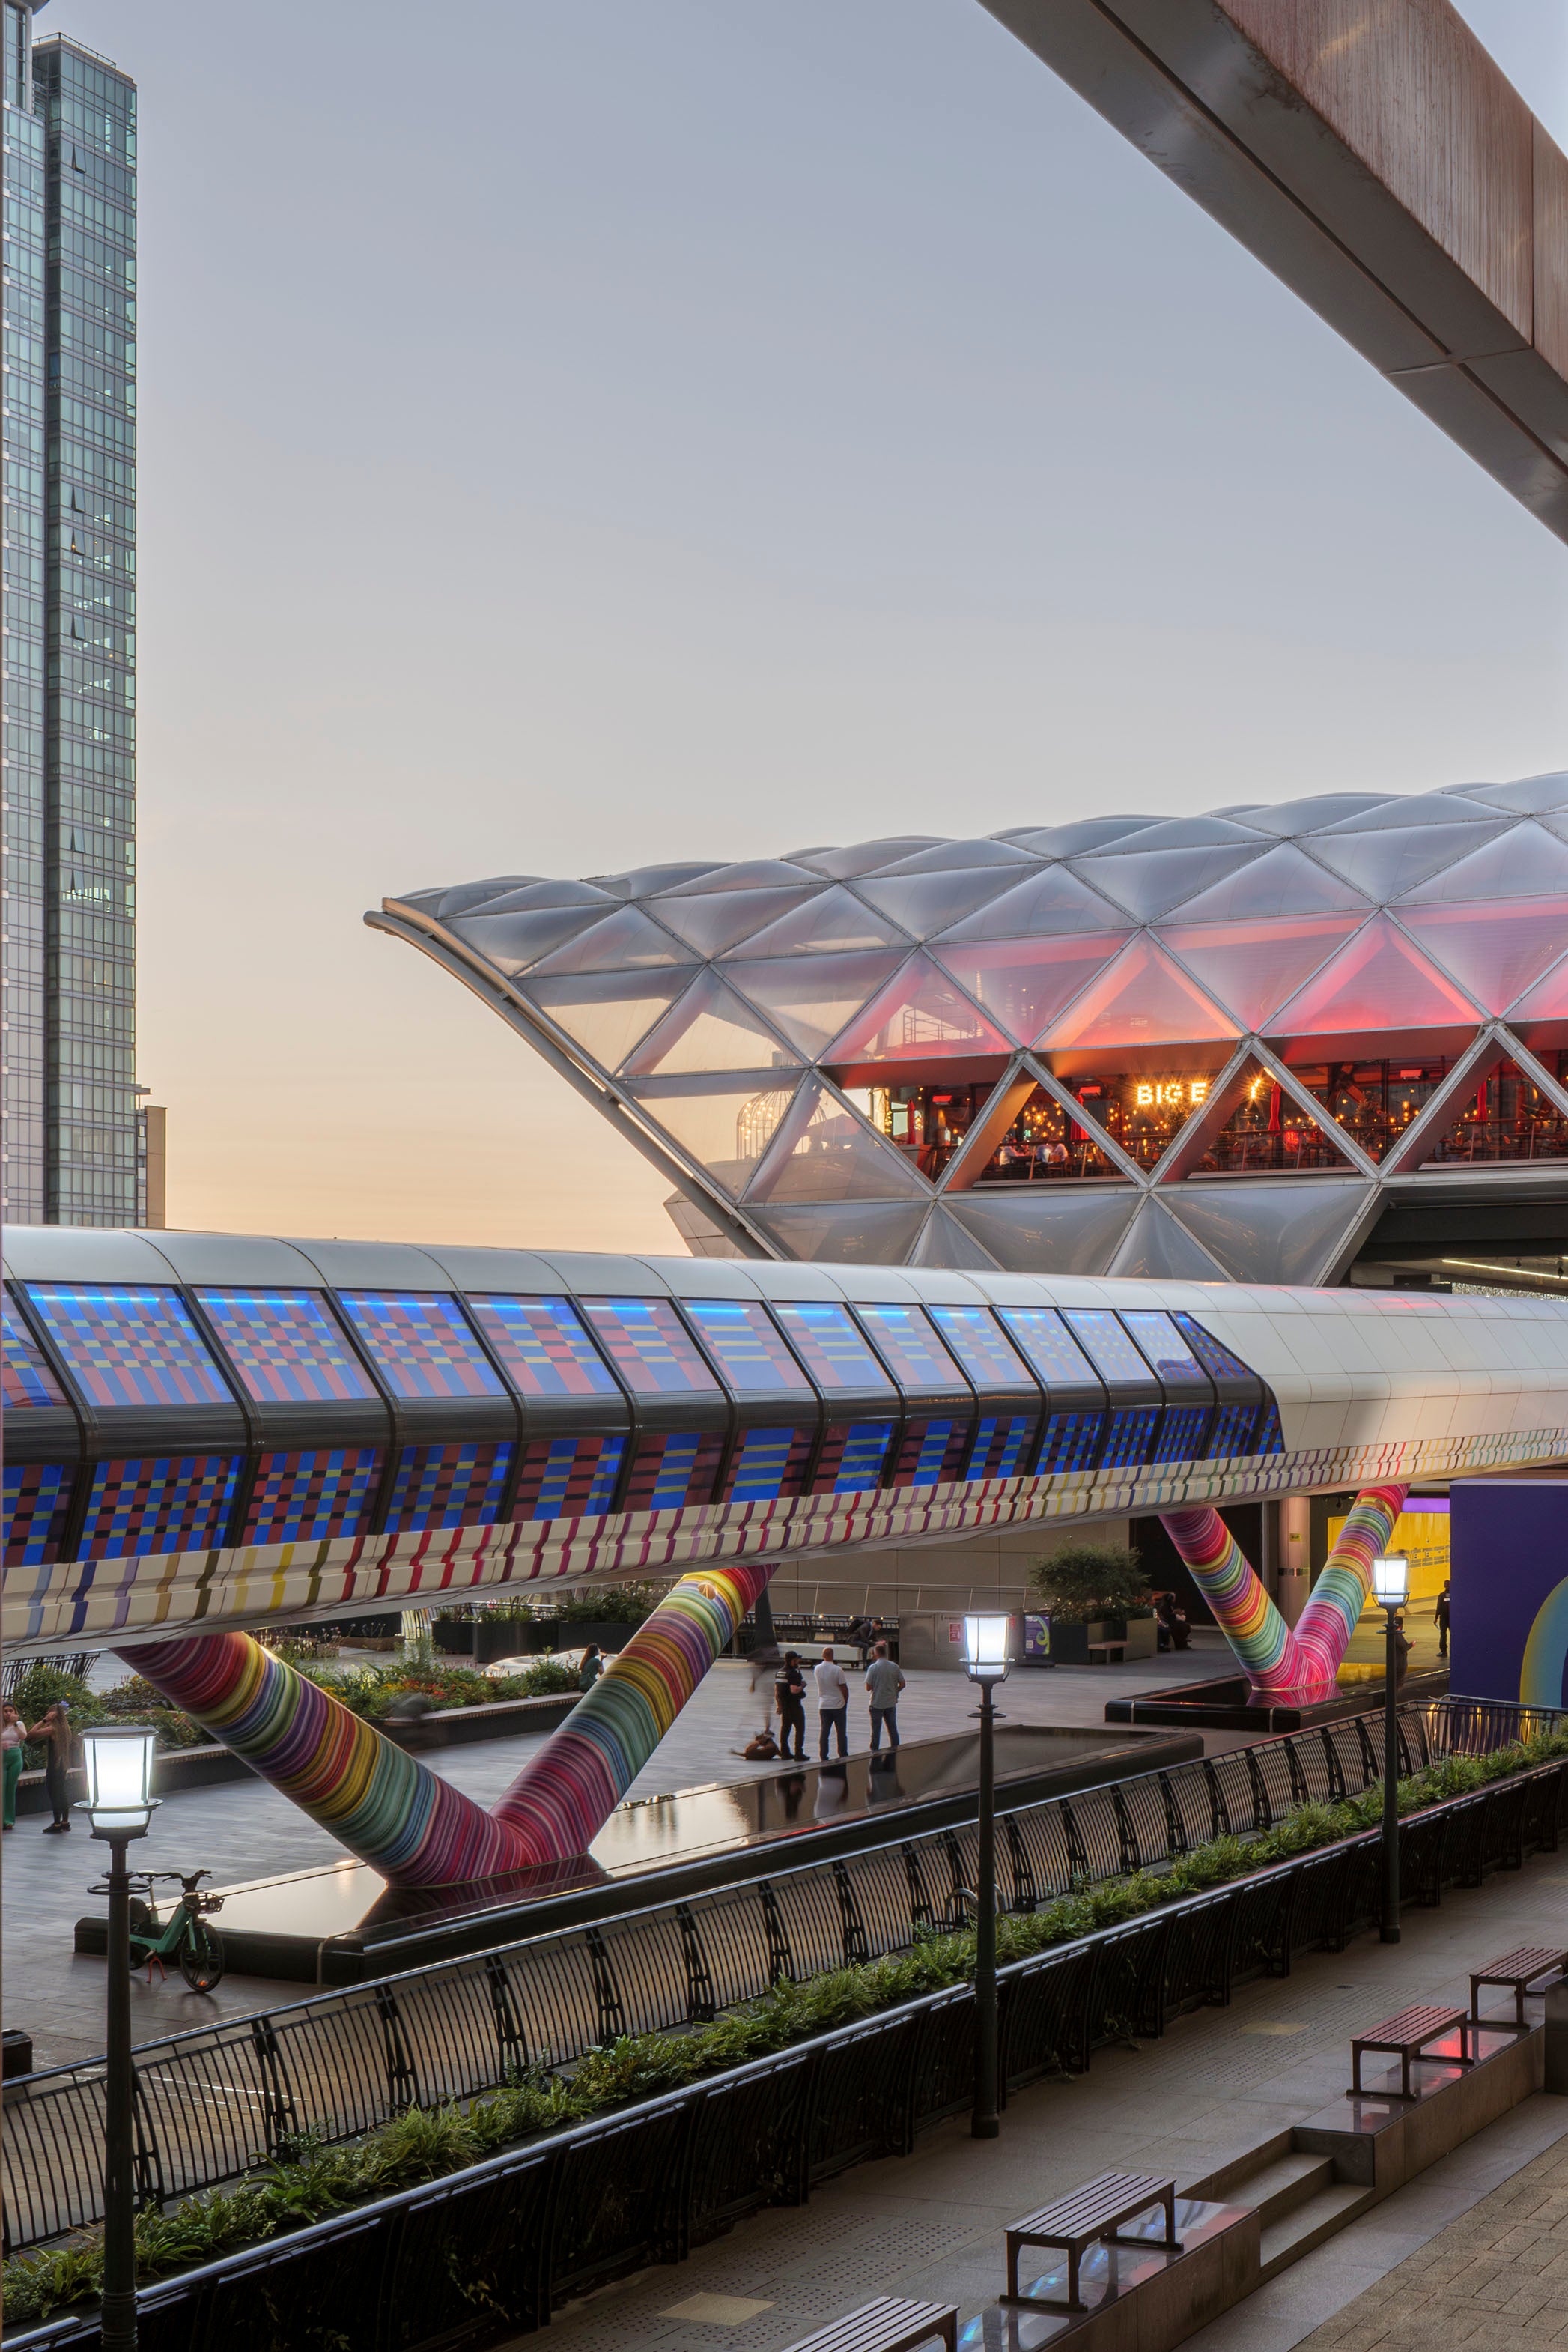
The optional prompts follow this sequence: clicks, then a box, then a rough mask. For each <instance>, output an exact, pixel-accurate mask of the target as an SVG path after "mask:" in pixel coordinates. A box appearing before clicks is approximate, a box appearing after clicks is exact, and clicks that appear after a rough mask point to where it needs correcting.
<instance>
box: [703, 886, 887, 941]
mask: <svg viewBox="0 0 1568 2352" xmlns="http://www.w3.org/2000/svg"><path fill="white" fill-rule="evenodd" d="M904 945H905V940H904V933H903V932H902V931H900V930H899V929H897V928H896V926H895V925H894V924H892V923H890V922H889V921H888V920H887V919H886V918H885V917H884V916H882V915H877V914H873V911H872V909H871V908H869V907H868V906H867V905H866V903H865V901H864V899H863V898H856V897H855V894H854V892H853V891H852V890H844V889H841V888H840V887H838V886H837V885H835V886H834V887H832V888H831V889H828V890H819V891H818V892H817V894H816V896H815V897H814V898H809V899H807V901H806V903H805V904H804V906H801V907H799V908H796V910H795V912H794V913H793V914H792V915H784V916H782V917H780V919H779V921H778V922H776V923H769V924H768V928H767V929H766V930H759V931H758V932H757V933H756V934H755V936H752V937H748V938H747V939H746V940H744V941H742V942H739V943H737V948H736V950H735V952H736V953H737V955H746V956H774V955H780V956H781V955H850V954H853V953H855V952H857V951H858V952H860V953H862V954H864V953H866V952H868V951H869V950H871V949H873V948H902V947H904Z"/></svg>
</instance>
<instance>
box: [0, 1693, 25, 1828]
mask: <svg viewBox="0 0 1568 2352" xmlns="http://www.w3.org/2000/svg"><path fill="white" fill-rule="evenodd" d="M3 1712H4V1716H5V1721H4V1723H3V1724H0V1755H4V1757H5V1827H6V1828H7V1829H8V1830H14V1829H15V1828H16V1783H17V1781H18V1780H20V1779H21V1777H22V1765H23V1762H24V1760H25V1759H24V1758H23V1755H22V1743H23V1741H24V1740H25V1739H26V1736H27V1735H26V1732H25V1731H24V1729H23V1727H22V1718H21V1717H20V1716H19V1715H18V1714H17V1712H16V1708H15V1707H14V1706H12V1704H11V1702H10V1700H9V1699H7V1700H6V1701H5V1708H4V1710H3Z"/></svg>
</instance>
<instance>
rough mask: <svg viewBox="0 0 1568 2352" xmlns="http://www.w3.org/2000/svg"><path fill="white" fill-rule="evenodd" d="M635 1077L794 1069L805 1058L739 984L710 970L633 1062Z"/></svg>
mask: <svg viewBox="0 0 1568 2352" xmlns="http://www.w3.org/2000/svg"><path fill="white" fill-rule="evenodd" d="M799 1067H800V1063H799V1062H798V1061H797V1059H796V1057H795V1055H793V1054H792V1053H791V1052H790V1051H789V1047H788V1046H787V1045H780V1044H779V1040H778V1039H777V1038H776V1037H775V1036H774V1035H773V1034H772V1033H771V1031H769V1030H768V1028H767V1027H765V1025H764V1024H763V1023H762V1022H761V1021H759V1020H758V1017H757V1015H756V1013H753V1011H752V1010H751V1007H750V1006H749V1005H748V1004H743V1003H741V1001H740V998H739V997H738V996H737V994H736V992H735V991H734V989H733V988H727V987H726V986H725V984H724V982H723V981H722V980H720V978H719V977H718V974H717V973H716V972H712V971H709V972H705V973H704V974H703V976H702V978H701V979H700V980H698V981H695V982H694V983H693V985H692V986H691V987H690V988H689V989H687V991H686V992H685V995H684V996H683V997H682V999H681V1001H680V1003H678V1004H677V1005H675V1006H674V1009H673V1011H672V1012H671V1013H669V1014H668V1015H667V1017H666V1018H665V1019H664V1020H663V1021H661V1022H660V1024H659V1025H658V1027H657V1028H656V1029H655V1030H654V1032H653V1035H652V1036H651V1037H649V1038H647V1039H645V1040H644V1042H643V1045H641V1046H640V1047H639V1049H638V1051H637V1053H636V1054H635V1055H633V1056H632V1060H631V1062H630V1063H629V1064H628V1068H629V1070H630V1072H631V1074H632V1076H634V1077H639V1078H648V1077H653V1076H662V1077H674V1076H677V1075H684V1074H685V1073H686V1072H687V1071H695V1070H767V1069H771V1070H793V1069H799Z"/></svg>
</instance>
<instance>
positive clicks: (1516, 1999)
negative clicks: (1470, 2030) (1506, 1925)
mask: <svg viewBox="0 0 1568 2352" xmlns="http://www.w3.org/2000/svg"><path fill="white" fill-rule="evenodd" d="M1564 1969H1568V1947H1564V1946H1563V1945H1561V1944H1521V1946H1520V1947H1519V1949H1518V1950H1517V1951H1514V1952H1504V1954H1503V1956H1502V1958H1500V1959H1498V1960H1489V1961H1488V1962H1487V1964H1486V1966H1485V1968H1484V1969H1475V1970H1474V1971H1473V1973H1472V1975H1471V1977H1470V2023H1471V2024H1472V2025H1481V2024H1486V2025H1489V2026H1490V2027H1491V2029H1492V2031H1493V2032H1498V2033H1506V2032H1515V2033H1525V2032H1529V2030H1530V2029H1529V2027H1528V2025H1527V2023H1526V2021H1525V2015H1524V1996H1525V1994H1526V1993H1527V1992H1528V1991H1529V1990H1530V1988H1531V1985H1532V1984H1533V1983H1534V1982H1535V1980H1536V1979H1537V1978H1538V1977H1549V1976H1558V1977H1560V1976H1561V1975H1562V1974H1563V1970H1564ZM1482 1985H1502V1986H1504V1987H1506V1989H1507V1990H1509V1991H1510V1992H1511V1993H1512V1995H1513V2003H1514V2021H1513V2023H1512V2025H1510V2023H1509V2021H1508V2019H1507V2018H1496V2017H1489V2018H1484V2019H1483V2017H1482V2016H1481V1987H1482Z"/></svg>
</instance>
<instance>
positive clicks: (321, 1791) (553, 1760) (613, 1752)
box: [128, 1561, 773, 1886]
mask: <svg viewBox="0 0 1568 2352" xmlns="http://www.w3.org/2000/svg"><path fill="white" fill-rule="evenodd" d="M772 1573H773V1563H772V1562H771V1561H754V1562H748V1563H747V1565H746V1566H744V1567H740V1568H729V1569H718V1570H713V1571H711V1572H705V1573H703V1574H701V1575H696V1576H687V1577H683V1578H682V1580H681V1581H680V1582H679V1583H678V1584H677V1585H676V1586H675V1587H674V1590H673V1591H671V1592H669V1593H668V1594H667V1595H666V1596H665V1598H664V1601H661V1602H660V1604H659V1606H658V1608H657V1609H655V1610H654V1612H653V1615H652V1616H651V1617H650V1618H648V1620H647V1621H646V1622H645V1623H644V1624H643V1625H642V1626H641V1627H640V1628H639V1630H638V1631H637V1633H635V1634H633V1636H632V1640H631V1641H630V1642H629V1643H627V1645H626V1647H625V1649H624V1650H623V1651H622V1653H621V1655H620V1656H619V1657H618V1658H617V1659H615V1660H614V1661H613V1662H612V1664H610V1666H609V1667H608V1668H607V1669H606V1671H605V1673H604V1675H603V1676H602V1677H601V1680H600V1681H599V1683H598V1684H597V1685H595V1687H594V1688H593V1690H592V1691H591V1693H590V1694H589V1696H587V1697H586V1698H585V1699H584V1700H582V1701H581V1702H580V1705H579V1706H577V1707H576V1708H575V1709H574V1710H573V1713H572V1716H571V1719H570V1722H569V1723H567V1724H564V1725H563V1726H562V1727H561V1728H560V1729H559V1731H558V1732H557V1733H556V1734H555V1736H554V1738H552V1739H550V1740H549V1743H548V1744H547V1745H546V1746H545V1747H544V1748H542V1749H541V1750H540V1751H539V1753H538V1755H536V1756H534V1757H532V1758H531V1759H529V1761H528V1764H527V1765H526V1766H525V1767H524V1769H523V1770H522V1772H521V1773H520V1774H519V1775H518V1777H517V1780H516V1781H515V1782H514V1783H513V1785H512V1787H511V1788H510V1789H508V1790H507V1793H506V1795H505V1796H504V1797H503V1798H502V1799H501V1800H500V1801H499V1803H498V1804H497V1806H496V1808H495V1810H494V1811H493V1812H486V1810H485V1808H484V1807H483V1806H482V1805H478V1804H476V1803H475V1801H474V1800H473V1799H472V1798H471V1797H465V1795H464V1794H463V1793H462V1791H461V1790H458V1789H455V1788H454V1787H453V1786H452V1785H451V1783H450V1782H449V1781H446V1780H441V1779H440V1778H438V1777H437V1775H436V1774H435V1773H434V1772H430V1771H427V1770H426V1769H425V1767H424V1766H423V1764H421V1763H420V1762H419V1760H418V1759H417V1758H416V1757H413V1756H410V1755H409V1754H407V1753H406V1751H405V1750H404V1749H402V1748H399V1747H397V1746H396V1745H395V1744H394V1743H393V1742H392V1740H390V1739H387V1738H383V1736H382V1733H381V1732H379V1731H377V1730H376V1729H375V1727H374V1726H373V1725H371V1724H369V1723H366V1722H364V1721H362V1720H361V1717H358V1716H356V1715H353V1714H351V1713H350V1710H349V1709H348V1708H347V1707H346V1706H344V1705H343V1704H342V1702H341V1700H340V1699H337V1698H334V1697H333V1696H331V1694H330V1693H329V1692H328V1691H325V1690H322V1689H321V1688H320V1687H319V1685H317V1684H315V1683H312V1682H308V1681H307V1680H306V1678H305V1676H304V1675H300V1674H297V1673H296V1672H295V1669H294V1668H293V1667H292V1666H291V1665H289V1664H287V1663H286V1662H285V1661H284V1660H283V1659H282V1658H278V1657H276V1656H274V1655H273V1654H272V1653H271V1652H270V1651H269V1650H266V1649H264V1648H263V1647H262V1645H261V1643H259V1642H256V1641H255V1640H253V1639H252V1637H251V1636H250V1634H248V1633H201V1634H197V1635H195V1636H193V1637H192V1638H191V1639H188V1640H185V1641H180V1642H161V1643H152V1644H150V1645H148V1646H146V1647H143V1648H141V1649H139V1650H137V1651H136V1652H135V1653H134V1654H133V1655H132V1656H131V1657H129V1658H128V1663H130V1664H133V1665H134V1666H135V1667H136V1669H137V1670H138V1671H139V1672H140V1673H141V1674H144V1675H146V1676H147V1678H148V1680H149V1681H150V1682H152V1683H154V1684H155V1685H157V1687H158V1688H159V1689H160V1690H161V1691H162V1693H163V1695H164V1696H165V1697H167V1698H169V1699H172V1701H173V1703H174V1705H175V1706H180V1707H183V1709H184V1711H185V1713H186V1714H187V1715H190V1716H192V1717H193V1718H194V1719H195V1720H196V1721H197V1722H198V1723H200V1724H201V1725H202V1727H203V1728H204V1730H207V1731H210V1732H211V1733H212V1735H213V1737H214V1738H215V1739H219V1740H221V1741H222V1742H223V1744H224V1745H225V1747H226V1748H233V1750H234V1751H235V1754H236V1755H239V1756H243V1757H244V1758H245V1759H246V1762H247V1763H249V1764H252V1765H254V1767H255V1768H256V1771H257V1772H259V1773H260V1774H261V1776H262V1778H263V1779H264V1780H270V1781H271V1783H272V1785H273V1787H274V1788H276V1789H278V1790H281V1791H282V1792H283V1794H284V1795H285V1796H286V1797H288V1798H290V1799H292V1801H293V1802H294V1803H295V1804H297V1805H298V1807H299V1808H300V1810H301V1811H304V1812H307V1813H308V1814H309V1815H310V1817H311V1819H312V1820H313V1821H317V1822H320V1824H321V1826H322V1828H323V1829H326V1830H329V1831H330V1832H331V1834H332V1835H333V1836H334V1837H335V1838H337V1839H338V1841H339V1842H340V1843H341V1844H343V1845H345V1846H347V1847H348V1849H349V1851H350V1853H355V1854H358V1856H359V1857H360V1859H361V1862H368V1863H369V1864H371V1867H372V1868H373V1869H375V1870H378V1871H380V1872H381V1873H382V1875H383V1876H384V1877H385V1878H386V1879H387V1880H388V1881H389V1883H390V1884H391V1885H395V1886H455V1885H463V1884H465V1883H466V1882H467V1881H469V1880H472V1879H478V1878H493V1877H497V1876H498V1875H499V1874H501V1873H503V1872H506V1871H514V1870H528V1869H532V1868H534V1867H535V1866H536V1865H538V1864H541V1863H549V1862H563V1861H566V1860H568V1859H569V1858H570V1856H571V1855H573V1854H579V1853H586V1851H587V1849H588V1847H589V1846H590V1845H591V1843H592V1841H593V1839H594V1837H595V1836H596V1835H597V1834H598V1832H599V1831H600V1830H601V1829H602V1828H603V1826H604V1823H605V1822H607V1821H608V1820H609V1818H610V1815H611V1814H612V1811H614V1809H615V1807H616V1805H617V1804H619V1802H620V1801H621V1799H622V1797H623V1796H624V1795H625V1793H626V1791H627V1790H628V1789H629V1788H630V1787H631V1785H632V1781H633V1780H635V1779H636V1777H637V1774H638V1773H639V1772H640V1771H641V1770H642V1769H643V1765H644V1764H645V1763H646V1762H647V1761H648V1759H649V1758H650V1757H651V1756H652V1755H653V1750H654V1748H656V1747H657V1746H658V1744H659V1742H660V1740H661V1739H663V1738H664V1734H665V1733H666V1732H667V1731H668V1730H669V1728H670V1726H671V1725H672V1724H673V1723H674V1719H675V1717H676V1716H677V1715H678V1714H679V1713H680V1711H681V1709H682V1707H683V1706H685V1704H686V1701H687V1700H688V1699H689V1698H690V1697H691V1696H692V1693H693V1692H694V1691H695V1688H696V1686H697V1685H698V1683H699V1682H701V1680H702V1678H703V1676H704V1675H706V1672H707V1670H708V1668H709V1667H710V1666H711V1665H712V1664H713V1662H714V1660H715V1659H716V1657H717V1656H718V1654H719V1653H720V1651H721V1650H723V1649H724V1648H725V1647H726V1646H727V1643H728V1642H729V1640H730V1637H731V1635H732V1634H733V1633H734V1632H735V1629H736V1627H737V1625H738V1624H739V1622H740V1621H741V1619H742V1618H743V1617H744V1616H745V1614H746V1612H747V1610H748V1609H749V1608H750V1607H751V1605H752V1603H753V1602H754V1601H756V1599H757V1597H758V1593H759V1592H761V1591H763V1589H764V1588H765V1586H766V1585H767V1583H768V1578H769V1577H770V1576H771V1575H772Z"/></svg>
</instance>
